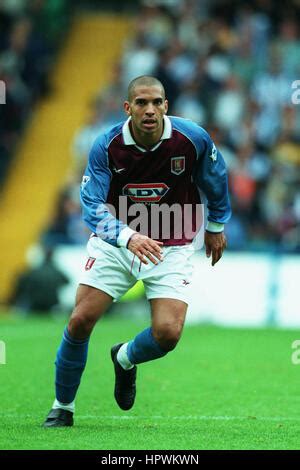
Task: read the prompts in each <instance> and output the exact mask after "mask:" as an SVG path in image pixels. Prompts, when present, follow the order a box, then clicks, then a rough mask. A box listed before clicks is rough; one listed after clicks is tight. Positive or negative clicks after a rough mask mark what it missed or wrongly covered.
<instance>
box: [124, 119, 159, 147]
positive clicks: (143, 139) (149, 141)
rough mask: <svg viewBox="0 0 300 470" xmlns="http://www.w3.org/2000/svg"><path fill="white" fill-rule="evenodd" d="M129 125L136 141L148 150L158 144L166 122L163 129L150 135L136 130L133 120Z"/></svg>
mask: <svg viewBox="0 0 300 470" xmlns="http://www.w3.org/2000/svg"><path fill="white" fill-rule="evenodd" d="M129 127H130V132H131V134H132V137H133V139H134V141H135V142H136V143H137V144H138V145H140V146H141V147H144V148H146V149H148V150H149V149H151V148H152V147H154V146H155V145H156V144H158V142H159V141H160V140H161V137H162V135H163V132H164V122H163V126H162V129H161V131H160V132H159V133H157V134H156V135H148V134H146V133H145V134H143V133H140V132H136V130H135V129H134V128H133V125H132V123H131V122H130V123H129Z"/></svg>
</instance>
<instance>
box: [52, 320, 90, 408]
mask: <svg viewBox="0 0 300 470" xmlns="http://www.w3.org/2000/svg"><path fill="white" fill-rule="evenodd" d="M88 344H89V338H87V339H84V340H77V339H73V338H72V337H71V336H70V334H69V332H68V328H67V327H66V328H65V330H64V334H63V339H62V342H61V344H60V347H59V349H58V351H57V355H56V361H55V365H56V376H55V387H56V398H57V400H58V401H60V402H61V403H71V402H72V401H73V400H74V398H75V395H76V392H77V389H78V387H79V384H80V379H81V375H82V373H83V371H84V368H85V364H86V361H87V353H88Z"/></svg>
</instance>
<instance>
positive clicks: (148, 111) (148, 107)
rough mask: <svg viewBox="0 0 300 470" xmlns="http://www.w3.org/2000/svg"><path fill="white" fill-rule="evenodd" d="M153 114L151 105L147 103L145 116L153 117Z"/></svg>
mask: <svg viewBox="0 0 300 470" xmlns="http://www.w3.org/2000/svg"><path fill="white" fill-rule="evenodd" d="M154 112H155V111H154V106H153V104H151V103H149V104H148V106H147V109H146V114H147V116H153V114H154Z"/></svg>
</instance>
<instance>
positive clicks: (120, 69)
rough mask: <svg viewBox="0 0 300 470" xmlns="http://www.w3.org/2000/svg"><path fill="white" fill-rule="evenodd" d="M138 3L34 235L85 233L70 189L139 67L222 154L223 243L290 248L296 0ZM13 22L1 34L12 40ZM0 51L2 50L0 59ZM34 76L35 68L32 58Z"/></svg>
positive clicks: (56, 237) (67, 237)
mask: <svg viewBox="0 0 300 470" xmlns="http://www.w3.org/2000/svg"><path fill="white" fill-rule="evenodd" d="M33 3H36V2H33ZM37 3H40V2H37ZM136 3H137V4H138V2H136ZM139 5H140V6H139V7H137V8H136V10H137V11H136V18H135V34H134V35H133V36H132V37H131V39H130V40H128V42H127V43H126V45H125V46H124V51H123V56H122V58H121V60H120V62H119V63H117V64H116V65H115V68H114V70H113V71H112V75H111V80H110V83H109V85H108V86H107V88H106V89H104V90H103V89H101V91H99V93H98V95H97V96H95V98H94V100H93V101H92V102H91V103H90V116H89V119H88V121H87V122H86V123H85V124H84V125H83V127H82V128H81V129H79V130H78V132H77V133H76V135H75V136H74V142H73V144H72V154H73V160H74V167H75V170H74V172H73V175H72V177H71V178H70V179H69V181H68V183H67V184H66V187H65V188H64V189H63V190H62V193H61V194H60V195H59V197H58V201H57V210H56V216H55V218H54V220H53V222H52V224H51V227H49V229H48V230H47V231H46V232H45V234H44V236H43V238H44V241H45V242H46V243H47V244H50V245H51V244H52V245H53V244H55V243H59V242H63V243H84V242H85V241H86V239H87V236H88V235H87V232H86V230H85V228H84V226H83V223H82V220H81V214H80V206H79V198H78V194H79V184H80V180H81V177H82V174H83V171H84V168H85V166H86V162H87V157H88V153H89V150H90V148H91V145H92V143H93V141H94V139H95V138H96V137H97V136H98V135H99V134H100V133H101V132H103V131H105V130H106V129H107V128H109V126H111V125H112V124H115V123H116V122H119V121H121V120H123V119H124V118H125V115H124V113H123V109H122V103H123V101H124V99H125V98H126V93H127V85H128V83H129V81H130V80H131V79H132V78H134V77H136V76H139V75H144V74H149V75H155V76H156V77H158V78H159V79H160V80H161V81H162V82H163V84H164V86H165V89H166V95H167V98H168V100H169V114H174V115H178V116H182V117H185V118H188V119H192V120H194V121H196V122H197V123H199V124H200V125H201V126H203V127H204V128H205V129H206V130H207V131H208V132H209V133H210V134H211V136H212V138H213V139H214V141H215V143H216V145H217V146H218V148H219V149H220V151H221V152H222V154H223V156H224V158H225V161H226V163H227V167H228V172H229V184H230V192H231V201H232V208H233V215H232V219H231V221H230V223H229V224H228V226H227V235H228V240H229V249H232V250H277V251H287V252H300V233H299V230H300V229H299V221H300V185H299V182H300V171H299V169H300V104H298V105H297V104H295V103H293V102H292V95H293V92H294V91H295V90H294V89H293V88H292V84H293V82H294V81H295V80H297V79H298V80H300V31H299V21H298V19H299V14H300V2H299V1H298V0H294V1H293V0H291V1H290V2H288V3H278V2H274V1H271V0H256V1H251V2H247V1H232V2H230V3H229V2H228V1H220V0H219V1H213V0H201V1H197V0H146V1H141V2H139ZM27 21H28V20H27ZM30 24H31V29H30V34H32V31H33V29H32V22H31V23H30ZM16 27H17V24H15V25H14V27H13V28H10V30H9V31H10V33H9V34H8V33H7V35H6V41H7V40H8V39H9V40H10V41H13V38H14V36H15V34H16ZM19 28H20V26H19ZM27 28H28V25H27ZM23 29H24V26H23ZM1 31H2V29H1ZM13 32H14V34H13ZM27 34H28V33H27ZM37 34H38V33H37ZM23 36H24V33H23ZM26 37H27V36H26ZM1 44H2V41H1ZM13 45H14V42H11V43H10V46H9V47H8V46H7V48H6V52H7V51H10V50H11V49H12V48H13ZM27 45H28V42H27ZM23 49H24V48H23ZM29 49H30V48H29ZM37 49H38V51H40V50H41V49H39V48H37ZM42 49H43V48H42ZM43 50H44V49H43ZM26 51H27V52H31V53H32V54H34V53H41V52H36V49H34V50H33V51H32V50H31V49H30V51H28V50H27V49H26ZM3 57H5V55H4V56H3V52H2V54H1V56H0V64H1V63H2V62H1V58H2V61H3ZM45 57H47V55H46V56H44V58H45ZM34 63H36V62H35V61H34ZM43 63H44V64H45V62H43V61H42V64H43ZM23 72H24V69H23ZM34 77H35V80H41V77H43V72H42V71H41V70H40V66H39V68H38V70H36V71H35V74H34ZM19 78H21V82H20V84H19V86H20V90H21V91H20V92H19V93H20V95H21V96H22V100H24V102H25V109H26V100H28V99H32V94H30V92H29V97H28V90H30V84H28V82H26V74H25V76H24V73H23V75H22V76H21V75H20V76H19ZM32 79H33V77H32V76H31V80H32ZM39 83H40V84H42V83H43V80H41V81H40V82H39ZM40 86H41V85H40ZM18 99H19V95H18ZM14 125H15V123H14Z"/></svg>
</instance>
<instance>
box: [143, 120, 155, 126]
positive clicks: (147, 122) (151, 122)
mask: <svg viewBox="0 0 300 470" xmlns="http://www.w3.org/2000/svg"><path fill="white" fill-rule="evenodd" d="M155 125H156V119H150V118H149V119H144V120H143V126H144V127H147V128H152V127H154V126H155Z"/></svg>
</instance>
